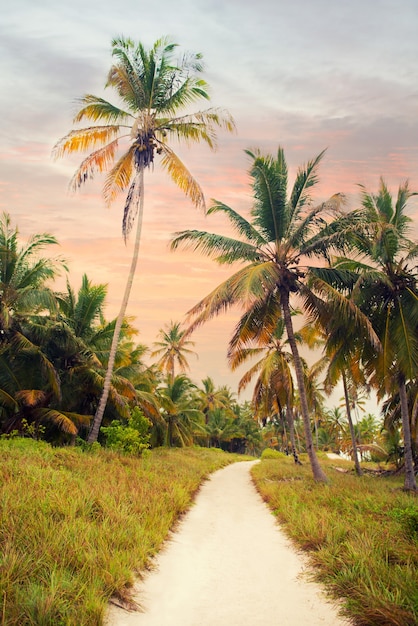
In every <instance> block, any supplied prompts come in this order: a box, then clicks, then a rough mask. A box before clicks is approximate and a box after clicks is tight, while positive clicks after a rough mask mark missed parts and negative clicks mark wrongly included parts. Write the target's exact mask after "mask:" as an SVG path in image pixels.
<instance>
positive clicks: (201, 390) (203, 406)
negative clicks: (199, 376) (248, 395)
mask: <svg viewBox="0 0 418 626" xmlns="http://www.w3.org/2000/svg"><path fill="white" fill-rule="evenodd" d="M196 395H197V399H198V404H199V408H200V410H201V411H202V412H203V414H204V416H205V423H206V424H207V423H208V421H209V419H210V416H211V414H212V413H213V412H214V411H216V410H218V409H221V410H222V411H227V412H228V414H229V415H231V416H232V414H233V409H232V404H233V402H234V399H233V397H232V396H231V392H230V390H229V388H228V387H227V386H225V385H223V386H221V387H217V386H216V385H215V382H214V380H213V379H212V378H211V377H210V376H207V377H206V378H204V379H203V380H202V387H198V389H197V394H196Z"/></svg>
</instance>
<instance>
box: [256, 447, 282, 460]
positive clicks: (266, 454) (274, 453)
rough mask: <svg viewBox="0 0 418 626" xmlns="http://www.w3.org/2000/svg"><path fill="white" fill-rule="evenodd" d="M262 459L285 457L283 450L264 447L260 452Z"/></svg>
mask: <svg viewBox="0 0 418 626" xmlns="http://www.w3.org/2000/svg"><path fill="white" fill-rule="evenodd" d="M261 458H262V459H285V458H286V455H285V453H284V452H279V451H278V450H274V449H273V448H265V449H264V450H263V452H262V453H261Z"/></svg>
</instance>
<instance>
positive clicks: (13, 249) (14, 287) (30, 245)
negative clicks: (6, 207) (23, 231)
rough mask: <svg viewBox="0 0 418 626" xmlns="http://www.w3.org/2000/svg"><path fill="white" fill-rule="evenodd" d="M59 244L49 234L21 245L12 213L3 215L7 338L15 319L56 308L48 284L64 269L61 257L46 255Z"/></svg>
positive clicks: (0, 295) (2, 316)
mask: <svg viewBox="0 0 418 626" xmlns="http://www.w3.org/2000/svg"><path fill="white" fill-rule="evenodd" d="M54 245H58V242H57V240H56V239H55V237H53V236H52V235H49V234H48V233H42V234H35V235H32V236H31V237H30V238H29V239H28V241H27V243H26V244H24V245H21V244H20V241H19V231H18V229H17V228H13V227H12V225H11V219H10V215H9V214H8V213H3V214H2V215H1V217H0V332H1V334H2V336H3V337H4V335H5V334H7V333H8V332H9V330H10V329H11V327H12V325H13V321H14V322H16V323H18V321H19V320H22V319H25V318H28V316H29V317H30V316H33V315H37V314H38V313H41V312H45V311H53V310H56V299H55V296H54V293H53V291H52V290H51V289H50V288H49V287H48V281H50V280H53V279H54V278H56V277H57V276H59V274H60V273H61V271H62V270H63V269H66V267H65V263H64V261H63V259H62V258H60V257H55V258H53V257H45V256H42V252H43V250H44V249H45V248H49V247H50V246H54Z"/></svg>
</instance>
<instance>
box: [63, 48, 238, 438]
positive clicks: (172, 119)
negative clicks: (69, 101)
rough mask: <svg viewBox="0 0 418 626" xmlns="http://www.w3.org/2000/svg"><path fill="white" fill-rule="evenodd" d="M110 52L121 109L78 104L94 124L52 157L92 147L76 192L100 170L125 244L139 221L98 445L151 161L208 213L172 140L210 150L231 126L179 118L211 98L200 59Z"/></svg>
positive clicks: (168, 51)
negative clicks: (121, 202)
mask: <svg viewBox="0 0 418 626" xmlns="http://www.w3.org/2000/svg"><path fill="white" fill-rule="evenodd" d="M112 48H113V49H112V54H113V56H114V57H115V59H116V62H115V63H114V64H113V65H112V66H111V68H110V71H109V74H108V78H107V83H106V87H113V88H114V89H115V90H116V92H117V94H118V96H119V98H120V101H121V102H122V105H123V107H124V108H120V107H119V106H118V105H114V104H111V103H110V102H108V101H106V100H104V99H103V98H99V97H97V96H94V95H91V94H87V95H86V96H84V97H83V98H82V99H81V108H80V110H79V111H78V113H77V114H76V116H75V119H74V121H75V123H78V122H82V121H84V120H87V121H90V122H92V123H93V125H91V126H88V127H86V128H81V129H78V130H73V131H71V132H70V133H68V135H66V136H65V137H64V138H63V139H61V140H60V141H59V142H58V143H57V144H56V146H55V148H54V151H53V154H54V156H55V157H62V156H64V155H66V154H70V153H72V152H85V151H88V150H90V149H93V152H91V153H90V154H89V155H88V156H87V157H86V158H85V159H84V160H83V161H82V163H81V165H80V167H79V168H78V169H77V171H76V173H75V174H74V177H73V179H72V181H71V187H72V188H73V189H77V188H78V187H80V186H81V185H82V184H83V183H85V182H86V181H87V180H88V179H89V178H92V177H94V175H95V174H96V173H97V172H104V171H107V172H108V174H107V177H106V179H105V183H104V187H103V195H104V199H105V202H106V204H110V203H112V202H113V201H114V200H115V198H116V197H117V195H118V193H119V192H127V195H126V201H125V207H124V213H123V221H122V229H123V235H124V237H125V239H126V238H127V236H128V234H129V232H130V230H131V228H132V226H133V223H134V221H135V219H136V220H137V228H136V237H135V244H134V249H133V256H132V262H131V267H130V271H129V275H128V279H127V284H126V288H125V292H124V296H123V300H122V304H121V308H120V312H119V315H118V318H117V322H116V326H115V332H114V338H113V342H112V348H111V353H110V358H109V363H108V369H107V373H106V379H105V385H104V389H103V394H102V397H101V401H100V403H99V406H98V408H97V411H96V415H95V418H94V421H93V424H92V428H91V431H90V434H89V441H95V440H96V439H97V436H98V433H99V429H100V424H101V421H102V418H103V413H104V410H105V407H106V402H107V397H108V394H109V387H110V380H111V376H112V371H113V365H114V358H115V353H116V348H117V343H118V339H119V333H120V329H121V327H122V323H123V318H124V315H125V312H126V308H127V305H128V300H129V295H130V292H131V287H132V282H133V278H134V275H135V270H136V266H137V261H138V254H139V244H140V238H141V227H142V216H143V210H144V172H145V170H146V169H147V168H149V167H150V166H151V165H152V164H153V162H154V158H155V156H156V155H160V156H161V159H160V163H161V165H162V166H163V168H165V169H166V170H167V171H168V173H169V174H170V176H171V177H172V179H173V180H174V182H175V183H176V184H177V185H178V186H179V187H180V189H182V190H183V191H184V192H185V193H186V195H187V196H189V197H190V199H191V200H192V202H193V203H194V204H195V205H196V206H198V207H202V208H204V197H203V193H202V190H201V188H200V186H199V185H198V183H197V182H196V180H195V179H194V178H193V176H192V175H191V173H190V172H189V170H188V169H187V167H186V166H185V165H184V164H183V163H182V161H181V160H180V159H179V157H178V156H177V154H176V153H175V152H174V151H173V150H172V148H171V147H170V146H169V143H168V140H169V139H171V138H172V137H174V138H175V139H177V140H185V141H186V142H188V143H191V142H199V141H204V142H205V143H206V144H207V145H208V146H209V147H210V148H212V149H213V148H214V147H215V139H216V129H217V128H220V127H221V128H224V129H226V130H228V131H232V130H233V129H234V123H233V120H232V118H231V117H230V116H229V115H228V114H226V113H224V112H222V111H219V110H217V109H208V110H205V111H199V112H197V113H192V114H190V113H184V114H182V115H179V112H180V111H182V110H183V111H184V110H185V109H187V107H188V106H189V105H190V104H193V103H194V102H196V101H197V100H200V99H202V98H203V99H206V100H208V99H209V96H208V93H207V84H206V82H205V81H204V80H203V79H202V78H200V76H199V74H200V73H201V71H202V70H203V66H202V62H201V55H200V54H186V55H184V56H183V58H182V59H180V60H179V61H176V60H175V59H174V52H175V50H176V48H177V44H175V43H172V42H170V41H169V40H168V39H166V38H161V39H159V40H158V41H156V42H155V44H154V45H153V47H152V48H151V49H150V50H149V51H147V50H146V49H145V48H144V46H143V45H142V44H141V43H138V44H135V43H134V42H133V41H132V40H131V39H125V38H123V37H118V38H115V39H114V40H113V41H112Z"/></svg>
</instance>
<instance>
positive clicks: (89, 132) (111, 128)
mask: <svg viewBox="0 0 418 626" xmlns="http://www.w3.org/2000/svg"><path fill="white" fill-rule="evenodd" d="M119 134H120V126H119V125H108V126H91V127H89V128H81V129H78V130H72V131H70V132H69V133H68V135H66V136H65V137H63V138H62V139H60V140H59V141H58V142H57V143H56V144H55V146H54V147H53V149H52V156H53V158H54V159H59V158H62V157H63V156H65V155H67V154H72V153H73V152H86V151H87V150H89V149H91V148H95V147H96V146H99V145H101V146H102V145H103V144H109V143H110V144H111V145H112V146H114V144H115V141H114V140H115V137H117V136H118V135H119ZM116 146H117V142H116ZM116 146H115V147H113V151H115V150H116Z"/></svg>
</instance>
